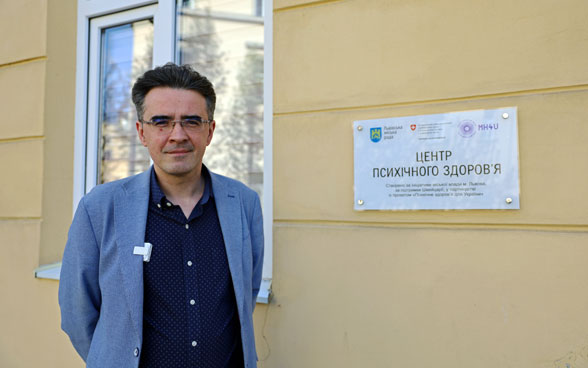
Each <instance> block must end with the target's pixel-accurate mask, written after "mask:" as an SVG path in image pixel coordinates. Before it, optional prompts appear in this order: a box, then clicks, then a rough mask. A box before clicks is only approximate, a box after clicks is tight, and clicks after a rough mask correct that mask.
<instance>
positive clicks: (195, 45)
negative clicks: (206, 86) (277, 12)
mask: <svg viewBox="0 0 588 368" xmlns="http://www.w3.org/2000/svg"><path fill="white" fill-rule="evenodd" d="M261 9H262V2H261V1H258V0H180V1H179V2H178V7H177V22H176V24H177V32H176V62H178V63H181V64H190V65H192V66H193V67H194V69H196V70H197V71H198V72H200V73H202V74H203V75H205V76H206V77H207V78H208V79H210V81H211V82H212V83H213V84H214V86H215V90H216V93H217V105H216V111H215V116H214V118H215V121H216V131H215V134H214V137H213V140H212V143H211V145H210V146H209V148H208V149H207V151H206V155H205V156H204V163H205V164H206V165H207V166H208V167H209V168H210V169H211V170H212V171H214V172H217V173H219V174H223V175H227V176H230V177H232V178H235V179H238V180H240V181H242V182H244V183H246V184H247V185H248V186H250V187H251V188H253V189H254V190H255V191H257V192H258V194H259V195H260V196H261V195H262V188H263V18H262V16H261Z"/></svg>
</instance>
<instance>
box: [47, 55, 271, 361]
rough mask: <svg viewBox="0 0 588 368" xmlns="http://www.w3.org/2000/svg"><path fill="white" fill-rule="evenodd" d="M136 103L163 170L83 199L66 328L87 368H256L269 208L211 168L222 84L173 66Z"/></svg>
mask: <svg viewBox="0 0 588 368" xmlns="http://www.w3.org/2000/svg"><path fill="white" fill-rule="evenodd" d="M132 97H133V103H134V104H135V107H136V109H137V116H138V121H137V123H136V127H137V133H138V135H139V138H140V140H141V142H142V143H143V145H144V146H145V147H147V149H148V150H149V154H150V155H151V158H152V160H153V166H152V167H151V168H150V170H148V171H146V172H144V173H141V174H139V175H135V176H132V177H129V178H126V179H122V180H119V181H115V182H111V183H107V184H104V185H99V186H97V187H96V188H94V189H93V190H92V191H91V192H90V193H88V194H87V195H86V196H85V197H84V198H82V200H81V201H80V203H79V205H78V209H77V211H76V214H75V216H74V219H73V222H72V225H71V228H70V230H69V235H68V241H67V244H66V247H65V252H64V256H63V264H62V269H61V281H60V285H59V303H60V306H61V316H62V328H63V330H64V331H65V332H66V333H67V334H68V335H69V336H70V339H71V341H72V343H73V345H74V347H75V349H76V350H77V351H78V353H79V354H80V356H81V357H82V358H83V359H84V361H86V364H87V366H88V367H100V368H104V367H117V368H120V367H125V368H126V367H141V368H148V367H163V368H173V367H182V368H183V367H248V368H253V367H255V366H256V359H257V357H256V353H255V342H254V335H253V321H252V313H253V309H254V307H255V299H256V297H257V293H258V291H259V285H260V282H261V268H262V259H263V229H262V217H261V207H260V203H259V198H258V196H257V194H256V193H255V192H253V191H252V190H251V189H249V188H247V187H246V186H245V185H243V184H241V183H239V182H237V181H234V180H232V179H228V178H226V177H222V176H220V175H216V174H214V173H212V172H210V171H208V169H207V168H206V167H205V166H204V165H203V164H202V157H203V156H204V152H205V149H206V147H207V146H208V145H209V144H210V141H211V139H212V136H213V134H214V130H215V126H216V123H215V121H214V119H213V114H214V107H215V103H216V95H215V92H214V89H213V86H212V84H211V83H210V82H209V81H208V80H207V79H206V78H205V77H203V76H201V75H200V74H198V73H197V72H195V71H194V70H192V69H191V68H190V67H188V66H177V65H175V64H171V63H168V64H166V65H164V66H162V67H158V68H155V69H153V70H150V71H148V72H146V73H145V74H144V75H143V76H142V77H140V78H139V79H138V80H137V82H136V83H135V85H134V86H133V91H132Z"/></svg>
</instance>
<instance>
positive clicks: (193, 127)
mask: <svg viewBox="0 0 588 368" xmlns="http://www.w3.org/2000/svg"><path fill="white" fill-rule="evenodd" d="M141 122H142V123H145V124H149V125H153V126H154V127H155V128H157V129H159V131H160V132H161V133H170V132H171V131H173V130H174V127H175V126H176V123H180V125H181V126H182V128H184V130H186V131H187V132H194V131H197V130H199V129H200V127H201V126H202V125H204V124H208V123H212V119H211V120H202V118H201V117H199V116H195V117H191V118H189V119H180V120H171V119H165V118H155V119H152V120H150V121H144V120H143V121H141Z"/></svg>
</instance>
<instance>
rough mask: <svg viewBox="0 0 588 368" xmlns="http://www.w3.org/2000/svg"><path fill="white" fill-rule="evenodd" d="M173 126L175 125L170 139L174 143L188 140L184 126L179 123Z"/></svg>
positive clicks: (176, 122)
mask: <svg viewBox="0 0 588 368" xmlns="http://www.w3.org/2000/svg"><path fill="white" fill-rule="evenodd" d="M172 124H174V125H173V126H172V131H171V133H170V134H169V139H171V140H174V141H181V140H185V139H187V138H188V135H187V134H186V131H185V130H184V127H183V126H182V124H180V122H179V121H175V122H173V123H172Z"/></svg>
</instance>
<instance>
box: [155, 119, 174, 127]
mask: <svg viewBox="0 0 588 368" xmlns="http://www.w3.org/2000/svg"><path fill="white" fill-rule="evenodd" d="M170 123H171V120H165V119H160V120H153V125H155V126H156V127H165V126H168V125H169V124H170Z"/></svg>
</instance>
